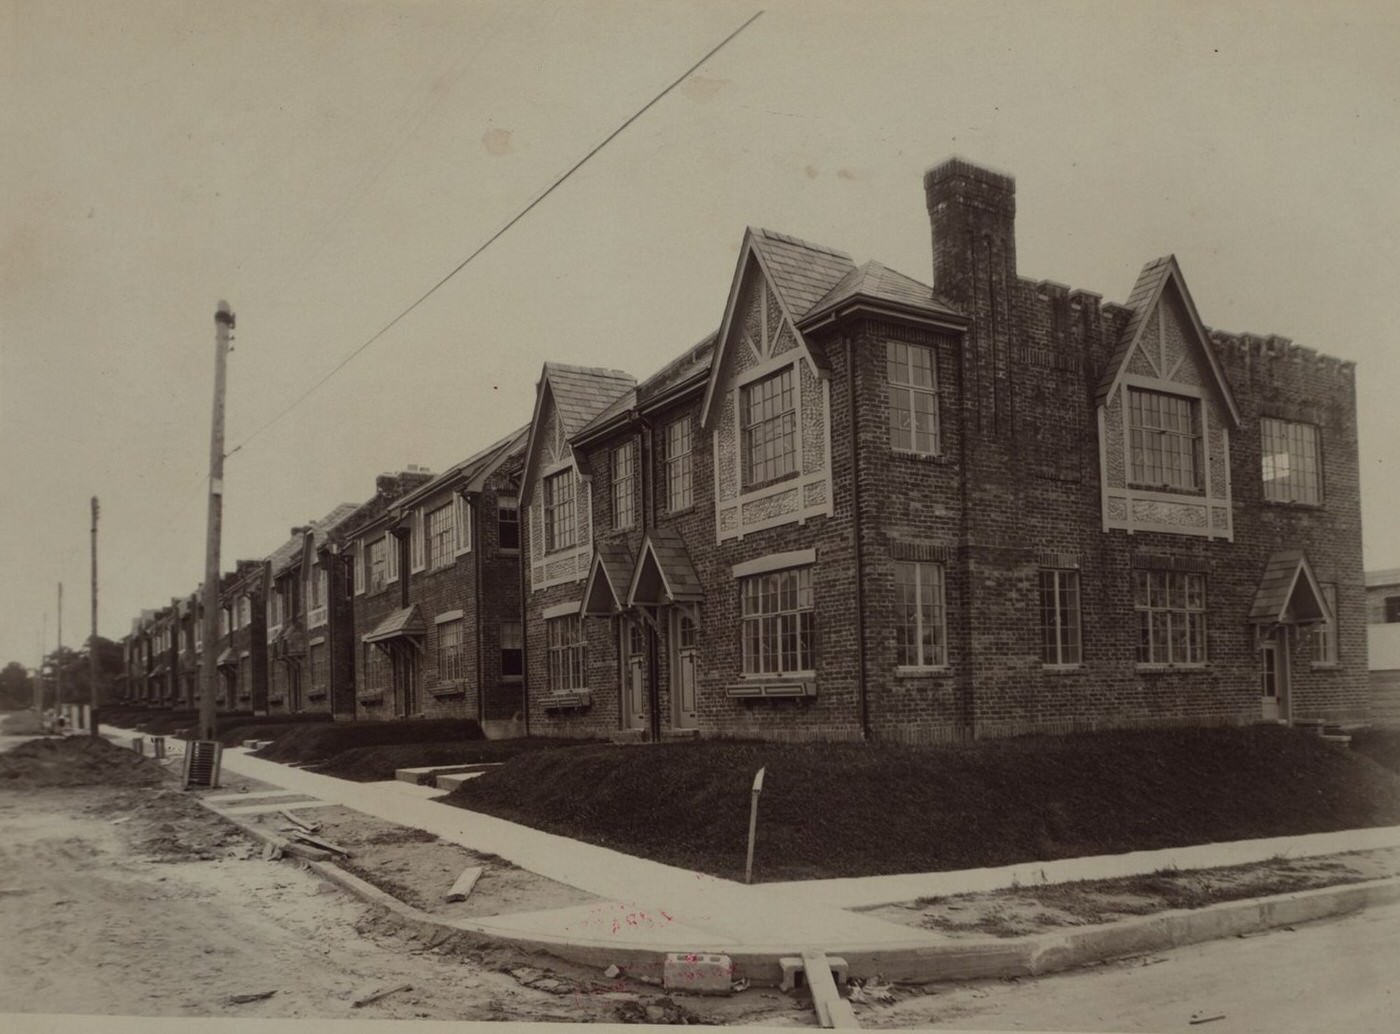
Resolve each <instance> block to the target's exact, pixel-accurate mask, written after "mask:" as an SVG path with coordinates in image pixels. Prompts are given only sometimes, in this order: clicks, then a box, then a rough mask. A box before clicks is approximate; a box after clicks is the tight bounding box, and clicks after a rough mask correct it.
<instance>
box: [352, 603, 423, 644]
mask: <svg viewBox="0 0 1400 1034" xmlns="http://www.w3.org/2000/svg"><path fill="white" fill-rule="evenodd" d="M427 634H428V625H427V623H426V622H425V621H424V620H423V615H422V614H421V613H420V612H419V610H418V604H416V603H415V604H414V605H413V606H411V607H404V608H402V609H401V610H396V611H394V612H393V613H392V614H390V615H389V616H388V617H386V618H385V619H384V620H383V621H381V622H379V624H378V625H376V626H375V627H374V630H373V631H371V632H366V633H365V634H364V635H363V636H361V637H360V640H361V641H362V642H366V643H385V642H388V641H389V640H390V639H412V638H415V637H416V638H422V637H423V636H425V635H427Z"/></svg>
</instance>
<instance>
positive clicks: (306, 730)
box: [257, 718, 486, 765]
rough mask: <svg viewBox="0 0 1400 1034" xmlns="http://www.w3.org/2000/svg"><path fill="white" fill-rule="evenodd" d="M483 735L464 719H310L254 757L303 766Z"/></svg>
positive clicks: (281, 732)
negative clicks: (358, 751)
mask: <svg viewBox="0 0 1400 1034" xmlns="http://www.w3.org/2000/svg"><path fill="white" fill-rule="evenodd" d="M485 738H486V737H485V735H484V734H483V733H482V731H481V727H480V726H479V725H477V724H476V722H474V721H470V720H468V719H465V718H431V719H421V720H419V719H415V720H413V721H408V722H404V721H381V722H310V723H307V724H306V725H303V726H299V727H297V728H293V729H288V730H285V731H280V732H279V734H278V736H277V738H276V739H275V740H274V741H273V742H272V743H270V744H269V745H268V746H266V747H264V748H263V749H262V750H260V751H258V752H257V757H260V758H267V759H268V760H269V761H283V762H294V763H297V764H303V765H304V764H307V763H309V762H313V761H326V760H328V759H330V758H333V757H335V755H337V754H340V753H342V752H343V751H347V750H353V749H354V748H356V747H377V746H383V745H385V744H392V743H427V742H441V741H443V740H456V741H459V742H460V741H464V740H484V739H485Z"/></svg>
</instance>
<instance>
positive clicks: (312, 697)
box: [306, 693, 326, 703]
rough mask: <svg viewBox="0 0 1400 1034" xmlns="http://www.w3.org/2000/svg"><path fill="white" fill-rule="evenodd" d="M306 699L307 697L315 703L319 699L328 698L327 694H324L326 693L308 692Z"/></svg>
mask: <svg viewBox="0 0 1400 1034" xmlns="http://www.w3.org/2000/svg"><path fill="white" fill-rule="evenodd" d="M306 699H307V700H308V701H310V702H311V703H315V702H316V701H318V700H324V699H326V694H324V693H308V694H307V696H306Z"/></svg>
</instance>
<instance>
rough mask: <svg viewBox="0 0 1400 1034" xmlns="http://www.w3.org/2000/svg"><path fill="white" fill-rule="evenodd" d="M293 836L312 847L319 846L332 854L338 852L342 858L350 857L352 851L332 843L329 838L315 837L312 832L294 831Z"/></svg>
mask: <svg viewBox="0 0 1400 1034" xmlns="http://www.w3.org/2000/svg"><path fill="white" fill-rule="evenodd" d="M317 828H318V829H319V828H320V827H319V826H318V827H317ZM292 836H293V837H294V838H295V839H297V840H300V841H302V842H303V843H307V844H310V845H311V846H312V847H319V848H320V849H321V850H323V851H329V852H331V854H338V855H340V856H341V857H342V858H349V857H350V852H349V851H347V850H346V849H345V848H343V847H341V846H340V845H338V844H332V843H331V842H330V841H329V840H322V839H321V838H320V837H313V836H312V835H311V834H310V833H293V834H292Z"/></svg>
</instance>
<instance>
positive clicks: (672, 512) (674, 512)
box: [661, 503, 695, 517]
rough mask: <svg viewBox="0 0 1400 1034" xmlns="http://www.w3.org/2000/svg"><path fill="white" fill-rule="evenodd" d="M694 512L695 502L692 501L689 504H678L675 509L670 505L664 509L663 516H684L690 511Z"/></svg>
mask: <svg viewBox="0 0 1400 1034" xmlns="http://www.w3.org/2000/svg"><path fill="white" fill-rule="evenodd" d="M694 512H695V504H694V503H691V504H690V505H689V506H678V507H676V508H675V509H671V508H670V507H669V506H668V507H667V508H666V509H665V510H664V511H662V513H661V516H663V517H684V516H685V515H686V514H688V513H694Z"/></svg>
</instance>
